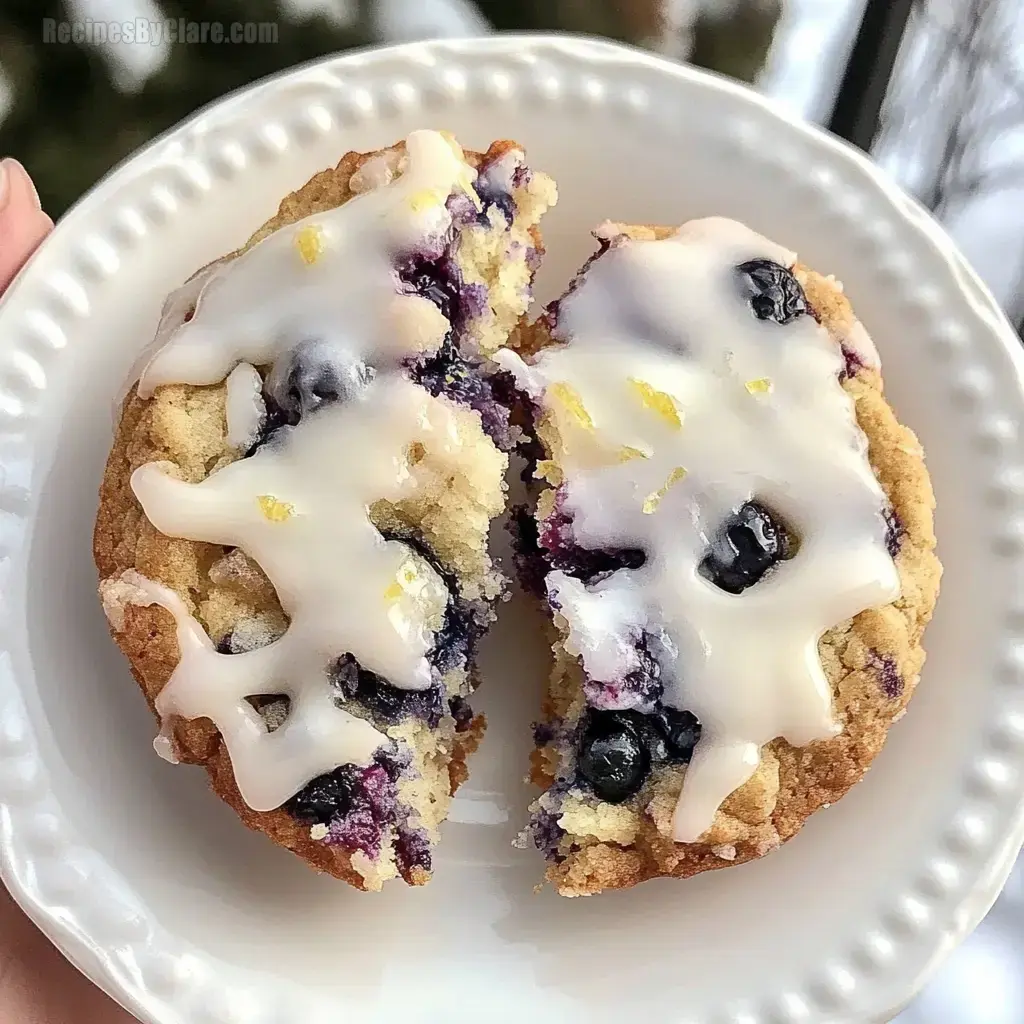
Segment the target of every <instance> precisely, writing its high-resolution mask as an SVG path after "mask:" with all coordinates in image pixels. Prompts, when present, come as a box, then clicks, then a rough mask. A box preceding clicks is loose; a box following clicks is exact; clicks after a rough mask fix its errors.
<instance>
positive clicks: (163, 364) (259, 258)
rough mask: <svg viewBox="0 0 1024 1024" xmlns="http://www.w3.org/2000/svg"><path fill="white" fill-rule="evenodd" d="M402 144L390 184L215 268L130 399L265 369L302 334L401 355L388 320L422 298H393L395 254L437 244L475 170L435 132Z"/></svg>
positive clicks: (360, 351)
mask: <svg viewBox="0 0 1024 1024" xmlns="http://www.w3.org/2000/svg"><path fill="white" fill-rule="evenodd" d="M406 145H407V152H408V166H407V168H406V170H405V173H404V174H402V175H401V177H399V178H397V179H396V180H395V181H394V182H393V183H392V184H391V185H389V186H387V187H386V188H377V189H373V190H371V191H369V192H366V193H364V194H361V195H358V196H356V197H355V198H354V199H352V200H350V201H349V202H347V203H345V204H344V205H342V206H339V207H336V208H334V209H331V210H327V211H324V212H323V213H316V214H311V215H310V216H309V217H306V218H304V219H303V220H300V221H297V222H296V223H294V224H291V225H289V226H287V227H284V228H282V229H281V230H280V231H276V232H274V233H273V234H271V235H269V236H268V237H266V238H264V239H263V240H262V241H261V242H259V243H258V244H257V245H255V246H253V247H252V248H251V249H249V250H247V251H246V252H244V253H242V254H241V255H240V256H237V257H235V258H234V259H232V260H230V261H227V262H225V263H222V264H220V265H219V266H217V267H216V268H215V269H214V270H213V272H212V273H211V274H210V275H209V276H208V277H207V279H206V280H205V282H204V283H203V285H202V288H201V291H200V293H199V297H198V305H197V307H196V312H195V315H194V316H193V317H192V319H191V320H189V321H188V322H187V323H183V324H181V325H180V327H178V329H177V330H176V331H175V332H174V334H173V337H172V338H171V339H170V341H169V342H168V343H167V344H166V345H164V346H163V348H162V349H161V350H160V351H159V352H157V354H156V355H155V356H154V357H153V359H152V360H151V361H150V363H149V365H148V366H147V367H146V369H145V371H144V372H143V374H142V376H141V379H140V380H139V395H140V396H141V397H142V398H148V397H150V396H151V395H152V394H153V391H154V390H155V389H156V388H158V387H160V386H161V385H162V384H216V383H219V382H220V381H222V380H224V378H225V377H226V376H227V375H228V373H229V372H230V371H231V370H232V369H233V368H234V366H236V365H237V364H238V363H240V362H247V363H251V364H253V365H254V366H266V365H269V364H271V363H273V362H275V360H276V359H277V357H278V356H280V355H281V354H282V352H285V351H288V350H289V349H291V348H292V347H294V346H295V344H296V343H297V342H299V341H301V340H303V339H305V338H318V339H329V342H330V344H332V345H333V346H335V347H336V348H337V349H338V350H339V351H340V352H343V353H346V354H348V355H350V356H362V357H366V356H368V355H371V354H374V355H379V356H381V357H382V359H383V361H385V364H386V361H387V357H388V356H390V357H391V359H392V360H393V361H397V360H398V359H400V358H401V357H402V356H404V355H407V354H408V353H409V350H408V347H407V346H406V345H405V343H404V341H403V340H401V339H399V340H398V344H397V345H396V339H395V338H394V332H393V329H392V325H393V321H394V320H395V317H396V316H402V315H404V314H402V313H401V312H396V310H398V311H401V309H402V307H403V306H404V305H406V304H407V303H409V302H411V303H414V304H416V305H417V306H422V305H424V304H425V300H423V299H422V298H418V297H415V296H410V297H405V296H396V294H395V293H396V281H395V275H394V270H393V261H394V257H395V255H396V254H397V253H399V252H402V251H403V250H412V249H422V248H424V245H425V240H433V243H434V244H435V245H437V246H439V245H440V243H441V239H442V237H443V235H444V233H445V232H446V231H447V230H448V228H449V226H450V225H451V217H450V215H449V213H448V211H447V209H446V208H445V200H446V199H447V197H448V195H449V194H450V193H451V192H452V191H453V190H456V189H458V188H464V189H471V184H470V181H471V179H472V177H473V176H474V172H473V171H472V170H471V169H470V168H469V167H467V165H466V164H464V163H463V162H462V161H461V160H459V159H458V158H457V157H456V155H455V153H454V152H453V151H452V148H451V147H450V145H449V144H448V143H447V142H446V141H445V140H444V139H443V138H442V137H441V136H440V135H439V134H437V133H436V132H413V134H412V135H410V136H409V139H408V141H407V143H406ZM304 238H306V239H308V245H309V247H310V248H311V249H313V250H316V252H315V253H311V256H312V257H313V258H312V261H311V262H307V260H306V259H305V258H303V256H302V255H301V254H300V248H301V247H302V243H303V239H304ZM426 304H427V305H429V303H426ZM434 315H436V309H435V310H434V313H433V314H431V316H434ZM437 340H438V342H439V341H440V338H438V339H437ZM379 362H380V360H378V361H376V362H375V365H378V368H379Z"/></svg>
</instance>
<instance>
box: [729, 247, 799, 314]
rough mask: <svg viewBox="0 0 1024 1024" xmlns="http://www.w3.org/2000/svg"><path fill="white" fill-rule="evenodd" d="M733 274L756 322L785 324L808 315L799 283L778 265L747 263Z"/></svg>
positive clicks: (742, 264)
mask: <svg viewBox="0 0 1024 1024" xmlns="http://www.w3.org/2000/svg"><path fill="white" fill-rule="evenodd" d="M736 270H737V273H738V274H739V277H740V281H741V286H742V288H743V292H744V294H745V295H746V297H747V299H748V301H749V302H750V308H751V310H752V312H753V314H754V316H756V317H757V319H758V320H770V321H771V322H772V323H776V324H788V323H791V322H792V321H793V320H795V319H796V318H797V317H798V316H803V315H804V314H805V313H808V312H810V308H809V307H808V305H807V298H806V297H805V296H804V290H803V288H801V287H800V282H799V281H797V279H796V278H795V277H794V276H793V273H792V271H790V270H787V269H786V267H783V266H782V265H781V264H778V263H775V262H774V261H772V260H749V261H748V262H747V263H741V264H740V265H739V266H738V267H737V268H736Z"/></svg>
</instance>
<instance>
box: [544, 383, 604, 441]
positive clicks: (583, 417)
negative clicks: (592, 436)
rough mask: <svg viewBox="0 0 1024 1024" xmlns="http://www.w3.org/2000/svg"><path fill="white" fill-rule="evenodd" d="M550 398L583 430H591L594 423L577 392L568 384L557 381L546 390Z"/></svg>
mask: <svg viewBox="0 0 1024 1024" xmlns="http://www.w3.org/2000/svg"><path fill="white" fill-rule="evenodd" d="M548 393H549V394H550V396H551V398H552V399H553V400H554V401H555V402H556V403H557V404H558V405H560V406H561V407H562V409H563V410H564V411H565V413H566V414H567V415H568V416H570V417H572V418H573V419H574V420H576V422H577V423H579V425H580V426H581V427H583V428H584V430H593V429H594V421H593V420H592V419H591V418H590V413H589V412H587V407H586V406H585V405H584V404H583V399H582V398H580V394H579V392H578V391H577V390H576V389H575V388H574V387H572V385H570V384H566V383H565V382H564V381H559V382H557V383H555V384H552V385H551V386H550V387H549V388H548Z"/></svg>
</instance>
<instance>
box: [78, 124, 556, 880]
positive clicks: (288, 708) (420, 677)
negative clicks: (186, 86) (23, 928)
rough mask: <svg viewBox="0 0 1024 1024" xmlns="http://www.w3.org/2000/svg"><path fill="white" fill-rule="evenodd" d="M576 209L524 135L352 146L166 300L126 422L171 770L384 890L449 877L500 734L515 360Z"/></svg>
mask: <svg viewBox="0 0 1024 1024" xmlns="http://www.w3.org/2000/svg"><path fill="white" fill-rule="evenodd" d="M554 200H555V191H554V185H553V183H552V181H551V180H550V179H549V178H548V177H546V176H545V175H543V174H540V173H538V172H535V171H533V170H531V169H530V168H529V167H528V166H527V164H526V163H525V159H524V155H523V152H522V151H521V149H520V148H519V147H518V146H516V145H515V144H514V143H510V142H497V143H494V144H493V145H492V146H491V148H490V149H489V150H488V151H487V152H486V153H483V154H480V153H470V152H465V153H464V152H463V151H462V149H461V148H460V147H459V145H458V144H457V143H456V142H455V140H454V139H452V138H451V137H450V136H448V135H446V134H445V133H438V132H432V131H421V132H415V133H413V134H412V135H411V136H410V137H409V138H408V139H407V140H406V141H405V142H404V143H400V144H398V145H395V146H393V147H391V148H389V149H385V150H381V151H378V152H376V153H369V154H358V153H349V154H348V155H346V156H345V157H343V158H342V160H341V161H340V162H339V163H338V165H337V166H336V167H335V168H333V169H330V170H325V171H323V172H321V173H320V174H317V175H316V176H315V177H313V178H312V179H311V180H310V181H309V182H308V183H307V184H306V185H304V186H303V187H302V188H300V189H299V190H298V191H297V192H295V193H293V194H291V195H289V196H288V197H287V198H285V200H284V201H283V202H282V203H281V206H280V209H279V211H278V213H277V215H276V216H275V217H273V218H272V219H271V220H269V221H268V222H267V223H266V224H264V225H263V227H261V228H260V229H259V230H258V231H257V232H256V233H255V234H254V235H253V237H252V238H251V239H250V240H249V241H248V242H247V243H246V244H245V245H244V246H243V247H242V248H241V249H239V250H238V251H236V252H234V253H232V254H230V255H229V256H226V257H224V258H223V259H220V260H217V261H216V262H215V263H213V264H211V265H210V266H208V267H206V268H204V269H203V270H201V271H200V272H199V273H198V274H197V275H196V276H194V277H193V278H192V279H191V280H190V281H189V282H188V283H187V284H186V285H185V286H184V287H183V288H182V289H181V290H179V291H178V292H176V293H175V294H174V295H172V296H171V298H170V299H169V300H168V302H167V303H166V305H165V308H164V314H163V316H162V319H161V322H160V325H159V327H158V331H157V337H156V340H155V342H154V345H153V347H152V348H151V350H150V351H149V353H148V354H147V358H146V360H145V362H144V365H143V369H142V371H141V373H140V375H139V377H138V383H137V384H136V385H135V386H134V387H133V388H132V389H131V391H130V393H129V394H128V396H127V398H126V400H125V402H124V406H123V413H122V417H121V421H120V424H119V426H118V428H117V433H116V438H115V441H114V445H113V450H112V451H111V454H110V457H109V461H108V463H107V467H106V473H105V476H104V479H103V484H102V490H101V494H100V507H99V514H98V518H97V522H96V529H95V536H94V550H95V557H96V564H97V567H98V570H99V575H100V580H101V583H100V594H101V597H102V601H103V606H104V609H105V611H106V614H107V617H108V620H109V623H110V628H111V632H112V634H113V637H114V639H115V640H116V642H117V643H118V645H119V646H120V648H121V649H122V651H123V652H124V653H125V655H126V656H127V657H128V660H129V662H130V664H131V668H132V672H133V673H134V675H135V678H136V680H137V681H138V683H139V685H140V686H141V688H142V690H143V691H144V693H145V695H146V697H147V699H148V701H149V703H150V705H151V707H152V708H153V710H154V712H155V714H156V716H157V718H158V721H159V723H160V733H159V736H158V738H157V740H156V743H155V745H156V747H157V751H158V752H159V753H161V754H162V755H163V756H164V757H166V758H167V759H169V760H172V761H175V762H177V761H183V762H187V763H191V764H199V765H202V766H203V767H205V768H206V770H207V772H208V773H209V776H210V780H211V782H212V785H213V788H214V789H215V790H216V792H217V793H218V794H219V795H220V796H221V797H222V798H223V799H224V800H225V801H226V802H227V803H228V804H230V805H231V806H232V807H233V808H234V809H235V811H236V812H237V813H238V815H239V816H240V817H241V818H242V820H243V821H244V822H245V823H246V824H247V825H249V826H250V827H251V828H253V829H257V830H259V831H262V832H264V833H265V834H266V835H268V836H269V837H270V838H271V839H273V840H274V841H275V842H277V843H280V844H281V845H283V846H285V847H287V848H288V849H290V850H292V851H294V852H295V853H296V854H298V855H299V856H300V857H302V858H303V859H304V860H306V861H307V862H308V863H309V864H310V865H312V866H313V867H315V868H317V869H319V870H321V871H325V872H329V873H331V874H332V875H335V876H336V877H338V878H341V879H344V880H345V881H347V882H349V883H350V884H351V885H353V886H355V887H357V888H360V889H369V890H375V889H379V888H380V887H381V885H382V883H383V882H384V881H386V880H387V879H389V878H393V877H395V876H399V875H400V876H401V877H402V878H403V879H404V880H405V881H406V882H408V883H409V884H411V885H420V884H423V883H424V882H426V881H427V880H428V879H429V877H430V872H431V851H432V849H433V847H434V846H435V844H436V842H437V840H438V827H439V825H440V824H441V822H442V821H443V820H444V818H445V816H446V814H447V810H448V805H449V800H450V796H451V793H453V792H454V790H455V789H456V787H457V786H458V785H459V784H460V782H462V781H463V780H464V779H465V778H466V775H467V770H466V758H467V756H468V755H469V754H470V753H471V752H472V750H473V749H474V748H475V747H476V745H477V743H478V742H479V738H480V735H481V733H482V730H483V726H484V722H483V718H482V717H481V716H479V715H476V714H475V713H474V712H473V710H472V708H471V705H470V702H469V698H470V696H471V694H472V691H473V689H474V687H475V685H476V682H477V679H476V668H475V662H474V659H475V650H476V646H477V643H478V641H479V639H480V637H481V635H482V634H483V633H484V631H485V630H486V628H487V626H488V624H489V622H490V620H491V618H492V615H493V612H492V607H493V604H494V602H495V600H496V599H497V598H498V597H499V596H500V595H501V592H502V586H503V584H502V579H501V577H500V576H499V574H498V573H497V572H496V571H495V569H494V567H493V566H492V564H491V560H490V558H489V555H488V550H487V535H488V529H489V526H490V523H491V520H492V519H493V518H494V517H495V516H496V515H498V514H499V513H500V512H501V511H502V510H503V507H504V499H505V494H504V489H505V484H504V473H505V470H506V467H507V454H506V453H507V452H508V451H509V450H510V449H511V448H512V447H513V446H514V445H515V444H516V443H517V442H518V441H519V431H518V428H517V427H516V426H514V425H513V423H512V422H511V419H510V406H511V404H512V402H511V397H512V391H511V388H510V387H509V386H508V382H507V380H506V381H503V380H502V375H501V374H500V373H497V372H495V371H496V370H497V368H496V366H495V364H494V363H493V360H492V357H493V355H494V354H495V352H496V351H497V350H498V349H500V348H501V346H503V345H504V344H505V343H506V341H507V338H508V335H509V332H510V331H511V330H512V328H513V327H514V326H515V325H516V324H517V322H518V321H519V319H520V317H521V316H522V315H523V313H524V311H525V309H526V306H527V304H528V302H529V299H530V290H531V282H532V278H533V273H534V270H535V268H536V266H537V262H538V260H539V258H540V254H541V251H542V249H541V241H540V236H539V233H538V229H537V224H538V221H539V219H540V217H541V215H542V214H543V213H544V211H545V210H546V209H547V207H548V206H550V205H551V204H552V203H553V202H554Z"/></svg>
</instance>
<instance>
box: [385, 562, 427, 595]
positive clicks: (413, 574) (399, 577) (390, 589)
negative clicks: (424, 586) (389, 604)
mask: <svg viewBox="0 0 1024 1024" xmlns="http://www.w3.org/2000/svg"><path fill="white" fill-rule="evenodd" d="M418 579H419V572H418V571H417V569H416V565H415V563H413V562H403V563H402V565H401V566H400V567H399V569H398V572H397V574H396V575H395V579H394V581H393V582H392V583H390V584H388V586H387V587H386V588H385V590H384V600H385V601H397V600H398V599H399V598H400V597H401V596H402V595H403V594H404V593H405V592H406V590H407V589H408V588H409V587H410V586H412V584H413V583H415V582H416V581H417V580H418Z"/></svg>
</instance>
